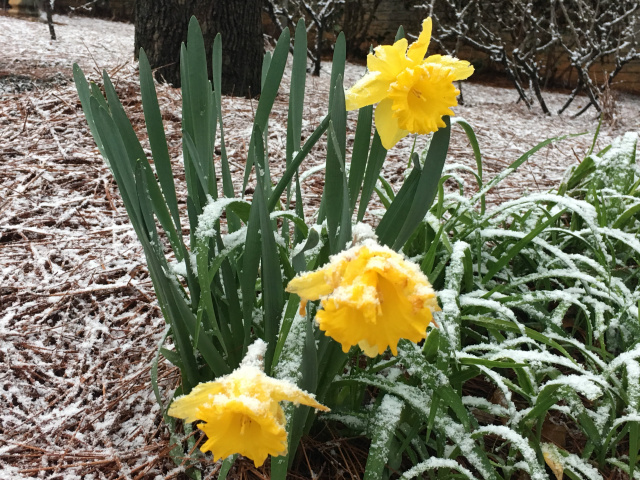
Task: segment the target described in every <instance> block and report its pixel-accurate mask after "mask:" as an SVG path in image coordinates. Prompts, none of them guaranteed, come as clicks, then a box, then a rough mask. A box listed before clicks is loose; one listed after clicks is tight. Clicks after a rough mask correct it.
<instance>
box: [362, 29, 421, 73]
mask: <svg viewBox="0 0 640 480" xmlns="http://www.w3.org/2000/svg"><path fill="white" fill-rule="evenodd" d="M406 51H407V40H406V39H404V38H403V39H401V40H398V41H397V42H396V43H394V44H393V45H379V46H377V47H376V48H374V49H373V52H374V53H373V54H371V53H370V54H369V55H367V69H368V70H369V72H380V75H381V77H382V78H383V79H384V80H385V81H393V79H395V78H396V77H397V76H398V74H399V73H400V72H401V71H402V70H404V69H405V68H407V67H408V66H409V65H410V63H411V62H410V61H409V60H408V59H407V56H406V55H405V53H406Z"/></svg>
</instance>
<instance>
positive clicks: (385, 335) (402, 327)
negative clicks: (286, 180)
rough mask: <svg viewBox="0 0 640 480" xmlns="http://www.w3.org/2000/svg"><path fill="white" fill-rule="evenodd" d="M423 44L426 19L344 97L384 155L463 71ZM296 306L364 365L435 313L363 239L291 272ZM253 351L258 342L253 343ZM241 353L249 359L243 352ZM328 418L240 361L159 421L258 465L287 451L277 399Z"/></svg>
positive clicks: (411, 336)
mask: <svg viewBox="0 0 640 480" xmlns="http://www.w3.org/2000/svg"><path fill="white" fill-rule="evenodd" d="M430 39H431V19H430V18H428V19H426V20H425V21H424V22H423V25H422V33H421V34H420V36H419V37H418V39H417V41H416V42H414V43H412V44H411V45H410V46H408V47H407V45H408V42H407V40H406V39H401V40H398V41H396V42H395V43H394V44H393V45H390V46H389V45H382V46H378V47H376V48H375V49H374V53H373V54H370V55H369V56H368V57H367V68H368V73H367V74H366V75H365V76H364V77H363V78H362V79H360V80H359V81H358V82H357V83H356V84H355V85H354V86H353V87H351V88H350V89H349V90H348V91H347V92H346V94H345V101H346V108H347V110H353V109H359V108H362V107H364V106H367V105H372V104H374V103H378V106H377V108H376V113H375V120H376V129H377V131H378V134H379V135H380V139H381V142H382V145H383V146H384V147H385V148H386V149H390V148H391V147H393V146H394V145H395V144H396V143H397V142H398V141H399V140H400V139H401V138H403V137H405V136H406V135H408V134H409V133H419V134H428V133H432V132H435V131H436V130H438V128H440V127H444V126H445V123H444V121H443V120H442V117H443V116H444V115H451V114H453V112H452V111H451V107H453V106H456V105H457V100H456V97H457V95H458V94H459V93H460V92H459V91H458V90H457V89H456V88H455V87H454V86H453V82H454V81H456V80H463V79H465V78H467V77H469V76H470V75H471V74H472V73H473V67H471V66H470V65H469V63H468V62H466V61H462V60H458V59H456V58H453V57H449V56H442V55H432V56H430V57H427V58H426V59H425V58H424V57H425V54H426V52H427V48H428V46H429V42H430ZM287 291H288V292H290V293H295V294H297V295H298V296H299V297H300V299H301V303H300V313H301V314H304V313H305V306H306V303H307V302H308V301H317V300H320V302H321V303H320V306H321V309H319V310H318V311H317V313H316V316H315V320H316V322H317V324H318V327H319V328H320V330H322V331H324V332H325V334H326V335H327V336H329V337H331V338H332V339H334V340H335V341H337V342H338V343H340V345H341V347H342V351H343V352H345V353H347V352H349V350H350V349H351V348H352V347H354V346H359V347H360V348H361V350H362V351H363V352H364V353H365V354H366V355H367V356H368V357H376V356H377V355H382V354H383V353H385V351H386V350H387V349H390V350H391V353H392V354H393V355H397V354H398V342H399V341H400V340H401V339H407V340H410V341H412V342H414V343H415V342H419V341H420V340H422V339H424V338H425V337H426V335H427V327H428V325H429V324H430V323H435V322H433V315H432V313H433V312H435V311H438V310H439V307H438V302H437V299H436V294H435V292H434V290H433V288H432V286H431V284H430V283H429V281H428V280H427V278H426V277H425V275H424V274H423V273H422V272H421V270H420V268H419V266H418V265H416V264H414V263H412V262H410V261H408V260H406V259H405V258H404V256H403V255H402V254H399V253H397V252H394V251H393V250H391V249H390V248H388V247H386V246H381V245H378V244H377V243H376V241H375V240H373V239H366V240H364V241H363V242H362V243H361V244H358V245H354V246H352V247H351V248H349V249H347V250H345V251H343V252H341V253H340V254H338V255H335V256H333V257H332V258H331V260H330V261H329V263H328V264H326V265H325V266H324V267H321V268H319V269H317V270H315V271H313V272H309V273H305V274H301V275H299V276H297V277H296V278H294V279H293V280H292V281H291V282H290V283H289V285H288V286H287ZM260 345H263V344H260ZM248 355H249V354H248ZM283 400H286V401H290V402H294V403H295V404H304V405H308V406H311V407H313V408H315V409H316V410H324V411H327V410H329V409H328V408H327V407H325V406H323V405H321V404H319V403H318V402H317V401H316V400H315V398H314V397H313V396H312V395H310V394H309V393H307V392H304V391H302V390H300V389H299V388H297V387H296V386H295V385H293V384H290V383H288V382H286V381H282V380H276V379H274V378H270V377H268V376H267V375H266V374H265V373H264V372H263V371H262V370H261V369H260V367H259V365H257V364H256V362H255V361H254V360H252V357H251V356H248V357H247V358H245V360H244V361H243V364H242V365H241V366H240V367H239V368H238V369H237V370H235V371H234V372H233V373H232V374H230V375H228V376H225V377H222V378H219V379H218V380H216V381H213V382H208V383H203V384H200V385H198V386H196V387H195V388H194V389H193V390H192V391H191V393H190V394H189V395H186V396H183V397H180V398H178V399H177V400H175V401H174V402H173V404H172V405H171V407H170V409H169V415H171V416H174V417H178V418H182V419H184V420H186V421H188V422H193V421H196V420H200V421H203V422H205V423H200V424H198V428H200V429H201V430H202V431H204V432H205V433H206V434H207V437H208V440H207V441H206V442H205V443H204V444H203V445H202V447H201V450H202V451H203V452H204V451H207V450H210V451H212V453H213V455H214V459H221V458H225V457H227V456H229V455H232V454H234V453H240V454H242V455H244V456H246V457H248V458H251V459H252V460H253V461H254V463H255V465H256V466H259V465H262V463H263V462H264V461H265V459H266V458H267V456H268V455H272V456H279V455H285V454H286V453H287V433H286V428H285V421H286V420H285V416H284V413H283V411H282V407H280V404H279V402H280V401H283Z"/></svg>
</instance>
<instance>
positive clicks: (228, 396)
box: [169, 340, 329, 467]
mask: <svg viewBox="0 0 640 480" xmlns="http://www.w3.org/2000/svg"><path fill="white" fill-rule="evenodd" d="M265 349H266V344H265V343H264V342H262V341H261V340H258V341H257V342H256V343H255V344H254V345H252V347H250V348H249V353H248V354H247V357H245V359H244V360H243V363H242V365H241V366H240V367H239V368H238V369H237V370H235V371H234V372H233V373H231V374H229V375H226V376H224V377H220V378H218V379H217V380H216V381H214V382H207V383H201V384H199V385H197V386H196V387H195V388H194V389H193V390H192V391H191V393H189V394H188V395H184V396H182V397H179V398H177V399H176V400H175V401H174V402H173V403H172V404H171V407H170V408H169V415H171V416H172V417H177V418H182V419H184V420H185V421H186V422H195V421H196V420H201V421H204V422H206V423H200V424H198V428H199V429H200V430H202V431H203V432H204V433H205V434H206V435H207V441H206V442H205V443H204V444H203V445H202V447H201V448H200V449H201V450H202V451H203V452H206V451H208V450H211V452H212V453H213V458H214V460H219V459H221V458H226V457H228V456H229V455H233V454H235V453H239V454H241V455H244V456H245V457H247V458H250V459H252V460H253V462H254V464H255V465H256V467H259V466H260V465H262V464H263V463H264V461H265V460H266V458H267V456H268V455H272V456H279V455H285V454H286V453H287V432H286V430H285V424H286V421H285V415H284V412H283V410H282V407H281V406H280V403H279V402H281V401H282V400H287V401H289V402H294V403H295V404H296V405H297V404H304V405H308V406H310V407H313V408H316V409H318V410H325V411H326V410H329V409H328V408H327V407H325V406H323V405H321V404H319V403H318V402H317V401H316V400H315V399H314V398H313V396H312V395H310V394H308V393H306V392H304V391H303V390H300V389H299V388H298V387H297V386H296V385H293V384H291V383H289V382H286V381H284V380H277V379H275V378H271V377H268V376H267V375H265V374H264V372H263V371H262V367H261V362H260V361H259V360H256V359H257V357H262V356H264V351H265Z"/></svg>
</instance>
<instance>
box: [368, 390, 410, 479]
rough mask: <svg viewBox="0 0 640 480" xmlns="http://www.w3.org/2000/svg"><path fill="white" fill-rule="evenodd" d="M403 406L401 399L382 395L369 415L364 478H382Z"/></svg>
mask: <svg viewBox="0 0 640 480" xmlns="http://www.w3.org/2000/svg"><path fill="white" fill-rule="evenodd" d="M398 407H400V408H398ZM403 407H404V402H402V401H401V400H399V399H397V398H396V397H394V396H393V395H384V396H383V397H382V401H381V402H380V405H379V406H378V408H377V410H376V412H375V413H373V414H372V415H371V421H372V425H371V426H370V429H369V437H370V438H371V447H370V448H369V455H368V457H367V465H366V466H365V470H364V480H376V479H379V478H382V474H383V471H384V467H385V466H386V464H387V462H388V460H389V457H390V454H391V446H392V441H393V439H394V435H395V430H396V428H397V427H398V424H399V423H400V417H401V414H402V408H403Z"/></svg>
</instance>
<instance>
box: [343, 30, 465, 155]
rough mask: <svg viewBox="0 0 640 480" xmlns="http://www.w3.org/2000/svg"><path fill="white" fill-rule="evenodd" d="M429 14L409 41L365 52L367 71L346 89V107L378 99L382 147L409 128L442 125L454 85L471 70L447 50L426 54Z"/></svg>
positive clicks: (426, 129)
mask: <svg viewBox="0 0 640 480" xmlns="http://www.w3.org/2000/svg"><path fill="white" fill-rule="evenodd" d="M430 41H431V18H427V19H426V20H425V21H424V22H423V23H422V33H420V36H419V37H418V39H417V40H416V41H415V42H414V43H412V44H411V45H409V46H408V48H407V45H408V42H407V40H406V39H405V38H402V39H400V40H398V41H397V42H395V43H394V44H393V45H380V46H378V47H376V48H375V49H374V50H373V51H374V53H373V54H369V55H368V56H367V69H368V73H367V74H366V75H365V76H364V77H362V78H361V79H360V80H359V81H358V82H356V84H355V85H354V86H353V87H351V88H350V89H349V90H348V91H347V92H346V97H345V100H346V104H347V110H355V109H358V108H361V107H364V106H366V105H373V104H374V103H378V106H377V108H376V115H375V117H376V129H377V130H378V135H380V140H381V141H382V146H383V147H384V148H386V149H387V150H388V149H390V148H391V147H393V146H394V145H395V144H396V143H398V141H399V140H400V139H401V138H403V137H405V136H406V135H408V134H409V133H422V134H426V133H431V132H435V131H436V130H438V128H441V127H444V126H445V123H444V121H443V120H442V117H443V115H453V111H452V110H451V107H455V106H456V105H458V100H457V98H456V97H457V96H458V95H459V94H460V91H459V90H458V89H457V88H455V87H454V86H453V82H454V81H456V80H464V79H465V78H468V77H469V76H470V75H471V74H472V73H473V67H472V66H471V65H470V64H469V62H467V61H464V60H458V59H457V58H454V57H450V56H448V55H444V56H443V55H431V56H429V57H427V58H424V56H425V55H426V53H427V48H428V47H429V42H430Z"/></svg>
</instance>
